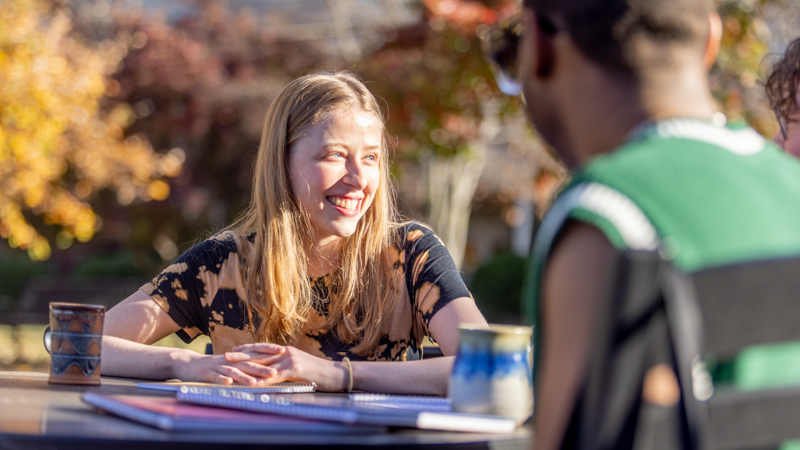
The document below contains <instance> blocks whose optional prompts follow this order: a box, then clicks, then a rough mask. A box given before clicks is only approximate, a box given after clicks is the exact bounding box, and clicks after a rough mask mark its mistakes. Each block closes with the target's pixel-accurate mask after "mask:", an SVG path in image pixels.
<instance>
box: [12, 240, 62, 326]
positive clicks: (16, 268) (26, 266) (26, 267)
mask: <svg viewBox="0 0 800 450" xmlns="http://www.w3.org/2000/svg"><path fill="white" fill-rule="evenodd" d="M0 273H2V274H3V275H2V276H0V311H3V310H10V309H14V306H15V305H16V304H17V302H18V301H19V299H20V297H21V296H22V291H23V289H25V284H26V283H27V282H28V279H29V278H30V277H32V276H34V275H48V274H52V273H53V269H52V267H51V265H50V264H48V263H47V262H38V261H31V259H30V258H28V255H27V253H25V252H22V251H19V250H16V251H15V250H11V249H8V250H7V249H0Z"/></svg>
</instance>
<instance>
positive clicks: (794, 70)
mask: <svg viewBox="0 0 800 450" xmlns="http://www.w3.org/2000/svg"><path fill="white" fill-rule="evenodd" d="M798 85H800V38H797V39H795V40H793V41H792V42H790V43H789V46H788V47H786V52H784V54H783V56H782V57H781V59H780V60H778V62H777V63H775V65H774V66H772V69H771V70H770V71H769V75H768V76H767V81H766V82H764V89H765V90H766V92H767V100H769V106H770V107H771V108H772V110H773V111H775V112H776V114H779V115H781V116H784V117H786V116H788V115H790V114H791V113H793V112H795V111H796V110H797V109H798V108H800V105H798V104H797V90H798V87H799V86H798Z"/></svg>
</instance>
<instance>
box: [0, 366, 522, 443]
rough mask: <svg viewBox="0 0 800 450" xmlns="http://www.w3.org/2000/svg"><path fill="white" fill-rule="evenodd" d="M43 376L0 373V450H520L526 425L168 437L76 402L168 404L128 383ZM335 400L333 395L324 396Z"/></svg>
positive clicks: (177, 434)
mask: <svg viewBox="0 0 800 450" xmlns="http://www.w3.org/2000/svg"><path fill="white" fill-rule="evenodd" d="M47 377H48V374H46V373H37V372H0V450H17V449H53V450H56V449H100V448H111V449H115V450H117V449H118V450H123V449H124V450H127V449H141V448H148V449H151V448H152V449H158V448H165V449H166V448H168V449H171V450H172V449H193V450H205V449H227V448H236V449H244V448H270V449H275V448H292V449H297V448H318V447H322V446H326V447H330V448H357V447H373V446H374V447H381V448H386V449H388V448H407V447H410V446H415V447H437V448H454V449H455V448H459V449H498V450H500V449H527V448H529V447H530V441H531V440H532V436H533V431H532V428H531V426H530V422H529V423H527V424H525V425H523V426H521V427H519V428H518V429H517V430H516V431H515V432H514V433H512V434H478V433H454V432H440V431H426V430H412V429H388V430H387V431H382V432H375V433H372V434H363V433H356V432H354V433H353V434H349V433H347V434H325V433H319V432H310V433H307V434H302V433H291V434H289V433H275V432H255V433H253V432H169V431H163V430H159V429H156V428H151V427H148V426H146V425H140V424H138V423H135V422H131V421H128V420H125V419H121V418H118V417H114V416H111V415H106V414H101V413H99V412H97V411H96V410H95V409H94V408H93V407H91V406H89V405H87V404H85V403H84V402H83V401H82V400H81V395H83V393H84V392H87V391H92V392H99V393H102V394H109V395H116V394H125V395H143V396H151V397H163V396H167V397H169V396H172V395H173V394H170V393H160V392H155V391H142V390H139V389H137V388H136V382H137V381H140V380H131V379H124V378H113V377H103V384H102V385H101V386H89V387H87V386H63V385H51V384H48V383H47ZM331 395H337V394H331Z"/></svg>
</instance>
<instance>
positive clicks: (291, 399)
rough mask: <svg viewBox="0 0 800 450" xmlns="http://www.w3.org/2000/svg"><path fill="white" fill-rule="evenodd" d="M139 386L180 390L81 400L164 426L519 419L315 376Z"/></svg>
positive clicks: (508, 423)
mask: <svg viewBox="0 0 800 450" xmlns="http://www.w3.org/2000/svg"><path fill="white" fill-rule="evenodd" d="M139 388H140V389H147V390H160V391H173V392H175V393H176V394H175V395H176V396H175V398H164V397H144V396H108V395H103V394H98V393H94V392H87V393H85V394H84V395H83V400H84V401H85V402H86V403H88V404H90V405H93V406H95V407H97V408H99V409H101V410H103V411H106V412H109V413H111V414H114V415H117V416H120V417H124V418H126V419H129V420H133V421H136V422H140V423H143V424H146V425H150V426H154V427H158V428H161V429H165V430H174V431H191V430H199V429H202V430H215V431H242V430H253V431H256V430H257V431H275V432H285V433H292V432H295V431H301V430H302V431H303V432H308V431H319V432H329V433H353V432H367V433H368V432H381V431H382V430H384V429H385V428H386V427H407V428H420V429H429V430H447V431H469V432H483V433H509V432H512V431H513V430H514V429H515V428H516V424H515V422H514V420H512V419H507V418H502V417H496V416H480V415H474V414H461V413H455V412H452V411H451V409H450V404H449V402H448V401H447V399H444V398H438V397H421V396H400V395H381V394H351V395H350V396H337V395H329V394H315V393H314V391H315V390H316V385H314V384H313V383H310V384H308V383H279V384H275V385H270V386H256V387H252V386H244V385H242V386H227V385H225V386H222V385H210V384H205V383H170V382H167V383H140V384H139Z"/></svg>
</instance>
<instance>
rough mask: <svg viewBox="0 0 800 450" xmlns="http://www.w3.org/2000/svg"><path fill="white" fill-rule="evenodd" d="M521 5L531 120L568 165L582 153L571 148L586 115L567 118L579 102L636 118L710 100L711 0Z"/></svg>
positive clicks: (584, 107)
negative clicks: (580, 121)
mask: <svg viewBox="0 0 800 450" xmlns="http://www.w3.org/2000/svg"><path fill="white" fill-rule="evenodd" d="M524 6H525V18H524V22H525V32H524V33H523V36H522V42H521V46H520V55H519V60H520V67H519V71H518V73H519V78H520V84H521V86H522V91H523V93H524V97H525V100H526V104H527V108H528V110H529V112H530V118H531V120H532V121H533V122H534V124H535V125H536V128H537V130H538V131H539V133H540V134H541V135H542V136H543V137H544V138H545V140H547V141H548V142H549V143H550V144H551V145H553V147H555V149H556V150H557V151H558V152H559V153H560V155H561V156H562V158H563V159H564V160H565V162H566V163H567V164H568V165H575V164H578V163H580V162H581V160H584V159H586V158H585V155H580V154H576V153H579V151H578V150H577V149H576V147H578V146H579V143H578V142H577V140H578V139H576V137H579V136H578V134H580V133H581V132H582V131H581V129H587V127H586V126H585V125H586V124H582V125H581V126H577V125H573V124H572V123H571V122H574V121H575V120H576V119H577V118H579V117H580V116H581V115H585V113H587V112H588V113H590V114H594V115H595V116H597V117H600V118H601V119H603V120H605V119H613V118H614V117H613V116H614V115H615V114H628V115H630V118H629V121H636V120H637V119H636V117H634V116H641V118H642V119H647V118H649V119H661V118H667V117H674V116H686V115H688V116H697V115H698V113H697V112H696V111H694V112H693V111H692V110H691V107H692V105H695V104H697V102H698V101H701V102H704V104H703V105H702V107H703V108H704V109H708V108H709V106H708V105H713V102H712V101H711V97H710V93H709V89H708V85H707V71H708V68H709V67H710V65H711V63H713V59H714V58H715V57H716V51H717V49H718V42H719V34H721V25H720V22H719V17H718V16H716V14H715V13H714V8H713V0H671V1H668V2H665V1H663V0H570V1H564V0H524ZM612 94H613V95H612ZM682 105H683V106H682ZM636 109H638V111H636ZM712 113H713V111H711V112H708V116H709V117H707V118H710V116H711V114H712ZM701 115H703V116H705V113H703V114H701ZM612 148H613V147H612Z"/></svg>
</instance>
